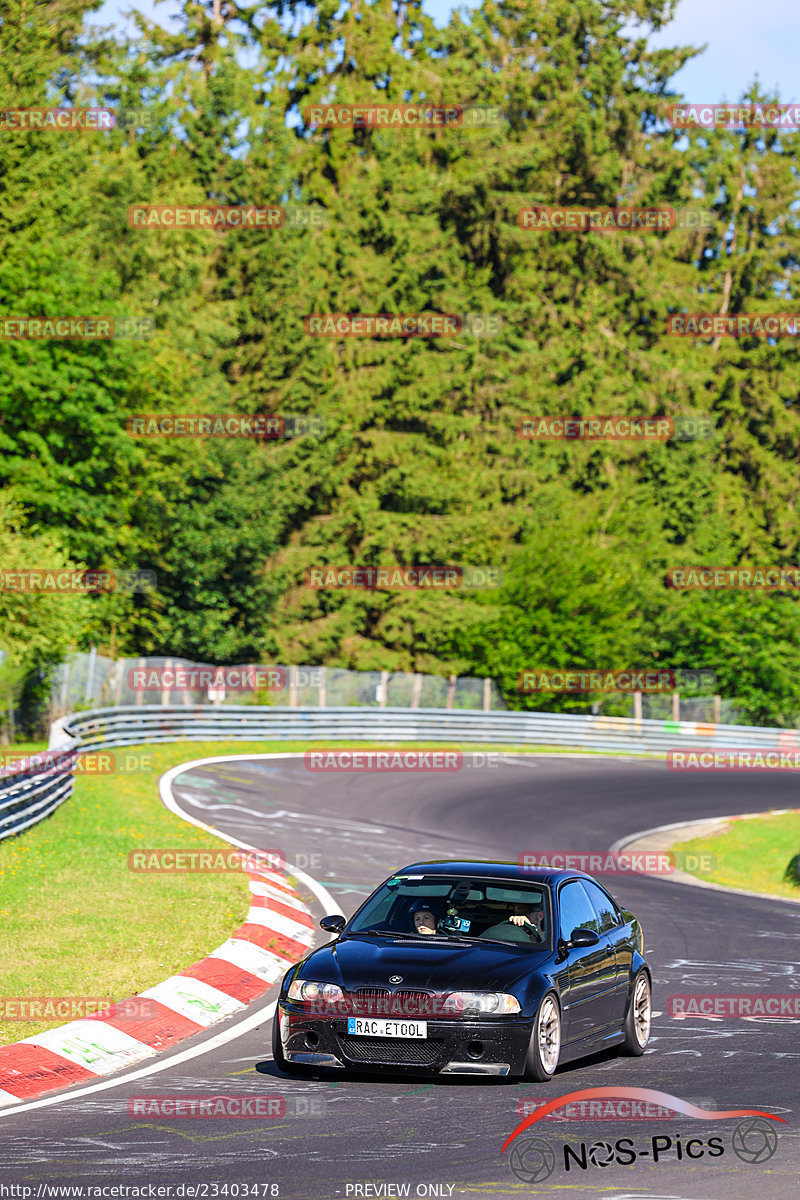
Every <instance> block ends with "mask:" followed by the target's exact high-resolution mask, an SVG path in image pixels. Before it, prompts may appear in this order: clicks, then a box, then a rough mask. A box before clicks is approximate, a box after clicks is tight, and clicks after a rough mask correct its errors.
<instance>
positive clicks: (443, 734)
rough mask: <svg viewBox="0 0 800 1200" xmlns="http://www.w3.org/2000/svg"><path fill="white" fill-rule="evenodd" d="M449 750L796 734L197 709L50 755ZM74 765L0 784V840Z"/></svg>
mask: <svg viewBox="0 0 800 1200" xmlns="http://www.w3.org/2000/svg"><path fill="white" fill-rule="evenodd" d="M262 740H263V741H303V742H329V741H337V742H354V741H359V742H369V741H372V742H406V741H419V742H448V743H450V744H452V745H455V744H458V743H465V742H466V743H472V744H484V745H486V744H490V745H491V744H494V745H505V746H520V747H526V748H529V747H533V746H559V747H566V748H569V749H577V750H600V751H606V752H611V753H614V752H617V753H620V754H664V753H665V752H666V751H667V750H671V749H677V748H686V749H689V748H691V749H698V748H700V747H705V746H711V747H718V748H720V749H722V748H725V747H730V748H750V749H759V748H760V749H788V748H790V747H800V731H798V730H794V729H771V728H767V727H758V726H750V725H701V724H697V723H695V722H692V721H654V720H643V721H635V720H630V719H629V718H627V717H602V716H589V715H586V716H574V715H566V714H562V713H543V712H481V711H478V710H470V709H462V710H456V709H441V708H416V709H409V708H278V707H273V706H266V707H256V706H254V705H238V706H235V705H225V706H223V707H220V706H216V705H207V706H201V707H197V708H186V707H184V706H181V707H175V708H170V707H164V708H156V707H155V706H151V707H144V706H139V707H137V706H130V707H122V708H98V709H93V710H91V711H88V712H82V713H76V714H73V715H72V716H69V717H63V718H62V719H61V720H60V721H56V722H55V723H54V725H53V727H52V729H51V732H50V751H51V753H60V752H62V751H63V752H67V751H70V750H72V751H74V752H75V754H76V755H77V754H78V753H80V752H83V751H89V750H101V749H113V748H114V747H122V746H132V745H136V744H139V743H142V742H145V743H150V742H180V741H262ZM74 769H75V768H74V764H73V765H72V766H71V767H70V765H69V764H66V765H65V766H64V767H63V768H58V769H54V768H52V767H51V768H50V769H49V771H48V769H47V767H45V768H44V769H41V768H40V769H38V770H37V769H36V768H28V769H23V770H20V771H17V772H15V773H5V774H2V775H0V839H2V838H5V837H10V836H11V835H13V834H16V833H19V832H21V831H22V830H23V829H27V828H28V826H30V825H33V824H34V823H35V822H36V821H39V820H42V818H44V817H46V816H48V815H49V814H50V813H51V812H53V811H54V809H55V808H57V807H58V805H59V804H62V803H63V802H64V800H66V799H67V798H68V797H69V796H70V795H71V793H72V785H73V774H74Z"/></svg>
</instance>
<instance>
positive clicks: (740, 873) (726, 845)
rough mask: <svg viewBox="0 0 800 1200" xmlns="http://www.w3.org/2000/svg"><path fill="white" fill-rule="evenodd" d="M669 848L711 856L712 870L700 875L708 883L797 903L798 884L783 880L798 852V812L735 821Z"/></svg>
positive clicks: (799, 837) (799, 831)
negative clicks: (760, 893) (708, 834)
mask: <svg viewBox="0 0 800 1200" xmlns="http://www.w3.org/2000/svg"><path fill="white" fill-rule="evenodd" d="M671 849H672V850H674V851H675V852H676V853H687V854H711V855H714V856H715V859H716V862H715V868H714V870H712V871H704V872H703V874H702V878H703V879H704V880H707V881H708V882H709V883H721V884H723V885H724V886H726V887H736V888H745V889H746V890H747V891H751V892H766V893H769V894H770V895H772V896H790V897H791V898H792V899H794V900H800V884H798V885H792V884H791V883H787V881H786V880H785V879H784V874H785V872H786V868H787V867H788V865H789V862H790V861H791V859H793V858H794V857H795V856H796V855H797V854H798V853H800V812H792V813H782V814H780V815H779V816H770V815H769V814H766V815H764V816H758V817H747V818H737V819H735V820H733V821H731V823H730V826H729V828H728V829H727V830H726V831H724V832H722V833H718V834H714V835H713V836H712V837H705V838H695V839H693V840H692V841H690V842H677V843H676V844H675V845H674V846H672V847H671Z"/></svg>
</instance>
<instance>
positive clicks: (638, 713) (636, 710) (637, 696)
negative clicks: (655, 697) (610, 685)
mask: <svg viewBox="0 0 800 1200" xmlns="http://www.w3.org/2000/svg"><path fill="white" fill-rule="evenodd" d="M633 719H634V721H641V719H642V693H641V692H634V693H633Z"/></svg>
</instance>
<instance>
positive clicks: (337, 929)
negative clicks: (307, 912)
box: [319, 913, 347, 933]
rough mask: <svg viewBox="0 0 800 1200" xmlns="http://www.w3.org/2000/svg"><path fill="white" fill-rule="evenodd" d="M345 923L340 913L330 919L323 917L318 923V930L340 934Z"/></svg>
mask: <svg viewBox="0 0 800 1200" xmlns="http://www.w3.org/2000/svg"><path fill="white" fill-rule="evenodd" d="M346 924H347V921H346V920H345V918H344V917H343V916H342V915H341V913H334V914H333V915H332V916H330V917H323V918H322V920H321V921H320V923H319V927H320V929H324V930H325V932H326V933H341V932H342V930H343V929H344V927H345V925H346Z"/></svg>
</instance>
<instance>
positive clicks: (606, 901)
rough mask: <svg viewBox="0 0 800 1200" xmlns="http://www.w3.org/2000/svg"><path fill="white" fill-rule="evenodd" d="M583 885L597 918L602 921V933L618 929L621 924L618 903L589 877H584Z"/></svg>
mask: <svg viewBox="0 0 800 1200" xmlns="http://www.w3.org/2000/svg"><path fill="white" fill-rule="evenodd" d="M581 886H582V887H583V888H584V889H585V891H586V892H587V894H588V896H589V899H590V900H591V902H592V908H593V909H594V911H595V913H596V914H597V919H598V920H599V922H600V933H607V932H608V930H609V929H616V927H617V925H619V916H618V914H617V909H616V905H615V904H614V901H613V900H612V899H611V897H610V896H607V895H606V893H605V892H604V891H603V889H602V888H601V887H598V885H597V884H596V883H590V882H589V880H588V879H582V880H581Z"/></svg>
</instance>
